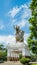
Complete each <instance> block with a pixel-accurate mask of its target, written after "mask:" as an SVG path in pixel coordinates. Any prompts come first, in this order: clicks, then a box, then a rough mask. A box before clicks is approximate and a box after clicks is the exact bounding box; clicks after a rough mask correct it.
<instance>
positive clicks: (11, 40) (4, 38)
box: [0, 33, 29, 45]
mask: <svg viewBox="0 0 37 65" xmlns="http://www.w3.org/2000/svg"><path fill="white" fill-rule="evenodd" d="M28 36H29V34H26V33H25V34H24V42H25V43H27V38H28ZM3 42H4V43H5V45H7V44H8V43H12V44H13V43H15V36H13V35H9V36H0V43H3Z"/></svg>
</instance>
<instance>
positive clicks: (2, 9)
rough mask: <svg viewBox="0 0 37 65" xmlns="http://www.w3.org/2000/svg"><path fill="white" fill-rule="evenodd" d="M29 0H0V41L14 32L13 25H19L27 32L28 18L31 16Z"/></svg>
mask: <svg viewBox="0 0 37 65" xmlns="http://www.w3.org/2000/svg"><path fill="white" fill-rule="evenodd" d="M30 2H31V0H0V41H1V39H2V40H3V38H4V39H5V38H6V37H2V36H10V35H14V34H15V30H14V27H13V26H14V25H19V26H20V28H21V30H24V31H25V34H29V32H30V31H29V25H30V24H29V22H28V19H29V18H30V16H31V11H30V9H29V4H30Z"/></svg>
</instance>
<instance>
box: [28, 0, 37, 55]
mask: <svg viewBox="0 0 37 65" xmlns="http://www.w3.org/2000/svg"><path fill="white" fill-rule="evenodd" d="M30 9H31V12H32V16H31V18H30V19H29V23H30V27H29V28H30V36H29V38H28V46H29V48H30V49H31V50H32V52H33V53H34V54H36V55H37V0H32V2H31V4H30Z"/></svg>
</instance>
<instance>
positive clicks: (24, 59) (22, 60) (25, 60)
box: [20, 57, 30, 64]
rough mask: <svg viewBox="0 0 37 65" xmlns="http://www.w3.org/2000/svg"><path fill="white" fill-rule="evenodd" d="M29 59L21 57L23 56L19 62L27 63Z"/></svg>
mask: <svg viewBox="0 0 37 65" xmlns="http://www.w3.org/2000/svg"><path fill="white" fill-rule="evenodd" d="M29 61H30V59H29V58H24V57H23V58H21V59H20V62H21V63H22V64H26V63H27V64H28V63H29Z"/></svg>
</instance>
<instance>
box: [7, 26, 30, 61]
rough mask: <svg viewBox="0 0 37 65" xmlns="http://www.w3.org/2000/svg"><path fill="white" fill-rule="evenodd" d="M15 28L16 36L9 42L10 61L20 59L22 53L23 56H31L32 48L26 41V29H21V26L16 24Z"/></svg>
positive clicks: (8, 53)
mask: <svg viewBox="0 0 37 65" xmlns="http://www.w3.org/2000/svg"><path fill="white" fill-rule="evenodd" d="M14 29H15V31H16V33H15V36H14V37H12V41H11V42H10V43H8V44H7V60H8V61H18V60H19V55H20V54H22V57H30V50H29V48H28V45H27V44H26V42H25V41H24V31H22V30H20V27H19V26H14Z"/></svg>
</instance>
